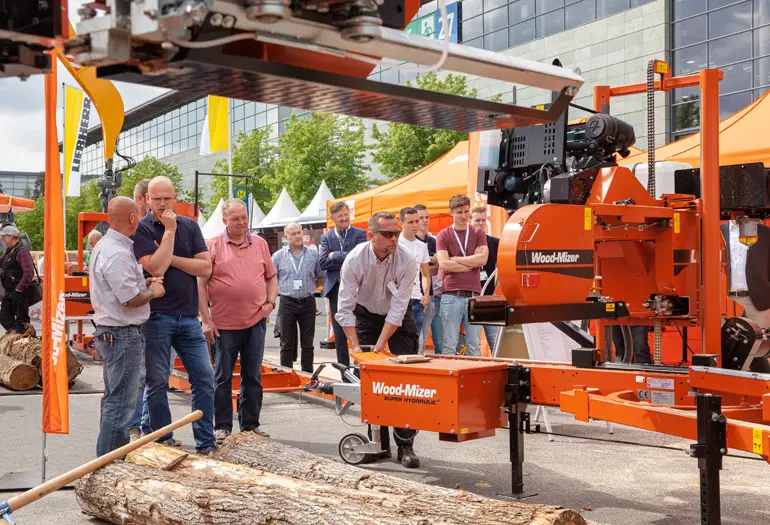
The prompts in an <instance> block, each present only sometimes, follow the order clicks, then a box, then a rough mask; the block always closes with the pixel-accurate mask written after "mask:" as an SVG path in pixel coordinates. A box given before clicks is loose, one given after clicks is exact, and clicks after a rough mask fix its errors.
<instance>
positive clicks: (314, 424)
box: [0, 317, 770, 525]
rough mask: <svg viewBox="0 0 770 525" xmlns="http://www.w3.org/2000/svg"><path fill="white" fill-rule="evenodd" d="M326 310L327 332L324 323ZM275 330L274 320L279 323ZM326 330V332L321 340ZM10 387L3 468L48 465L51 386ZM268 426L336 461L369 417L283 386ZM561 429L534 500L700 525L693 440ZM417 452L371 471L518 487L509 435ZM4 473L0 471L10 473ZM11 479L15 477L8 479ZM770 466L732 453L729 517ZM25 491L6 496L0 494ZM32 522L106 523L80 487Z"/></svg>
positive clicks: (748, 502) (93, 386) (175, 405)
mask: <svg viewBox="0 0 770 525" xmlns="http://www.w3.org/2000/svg"><path fill="white" fill-rule="evenodd" d="M322 319H323V318H322V317H320V318H319V323H318V326H319V330H318V332H317V333H318V336H319V337H320V335H321V333H322V332H323V325H322ZM271 327H272V325H271ZM270 335H272V334H271V330H270V331H269V336H268V340H267V350H266V354H267V358H268V359H272V360H274V361H277V356H278V345H277V340H275V339H273V338H272V337H270ZM319 337H317V339H318V338H319ZM332 353H333V352H330V351H320V352H318V355H317V359H316V360H317V361H318V362H320V361H325V360H330V359H331V358H332ZM83 361H84V364H85V365H86V368H85V370H84V373H83V374H82V376H81V377H80V379H79V380H78V383H77V385H76V387H75V388H74V389H73V390H74V392H75V393H73V394H72V395H71V397H70V416H71V423H70V428H71V433H70V434H69V435H66V436H49V437H48V454H49V461H48V470H49V478H50V475H56V474H58V473H61V472H64V471H66V470H68V469H70V468H73V467H75V466H77V465H80V464H82V463H85V462H86V461H88V460H90V459H92V458H93V456H94V448H95V442H96V434H97V431H98V421H99V415H98V414H99V412H98V411H99V397H100V396H99V395H98V394H89V393H81V394H78V393H76V392H89V391H92V390H98V389H99V388H101V366H100V365H99V364H98V363H94V362H93V361H89V360H87V359H84V360H83ZM5 394H7V392H3V391H2V389H0V420H1V421H2V423H3V431H2V432H1V433H0V476H2V475H3V474H6V473H10V472H24V471H37V472H39V469H40V465H41V436H40V408H41V397H40V395H39V394H38V395H5ZM169 398H170V402H171V407H172V412H173V415H174V417H175V418H178V417H182V416H183V415H184V414H185V413H187V412H188V411H189V397H187V396H185V395H182V394H176V393H172V394H170V396H169ZM262 419H263V428H264V429H265V431H267V432H269V433H270V434H271V435H272V437H273V438H274V439H278V440H280V441H281V442H284V443H287V444H291V445H294V446H297V447H299V448H302V449H305V450H308V451H310V452H313V453H316V454H319V455H323V456H327V457H331V458H336V454H337V443H338V441H339V439H340V438H342V436H344V435H345V434H347V433H349V432H357V431H361V430H363V429H362V428H360V427H359V428H351V426H349V425H353V426H358V425H359V424H360V423H359V421H358V419H357V414H355V413H353V414H351V415H348V416H346V418H345V421H341V420H339V419H338V418H337V417H336V416H335V415H334V412H333V410H332V408H331V405H330V404H327V403H325V402H322V401H318V400H316V399H314V398H308V397H307V396H305V397H303V398H300V397H299V396H298V395H294V394H292V395H289V394H271V395H267V396H266V398H265V406H264V411H263V417H262ZM551 422H552V423H553V425H554V432H558V433H565V434H572V435H576V436H581V437H580V438H566V437H558V438H556V441H555V442H552V443H551V442H548V440H547V438H546V436H544V435H530V436H527V437H526V463H525V468H526V476H525V486H526V489H527V490H528V491H532V492H536V493H537V495H536V496H534V497H533V498H531V501H533V502H543V503H549V504H557V505H564V506H566V507H571V508H575V509H584V508H590V509H591V510H583V513H584V515H585V516H586V517H587V518H589V519H591V520H595V521H597V522H601V523H606V524H617V525H648V524H649V525H680V524H681V525H685V524H686V525H691V524H697V523H699V522H700V517H699V510H698V492H699V488H698V470H697V464H696V461H695V460H694V459H691V458H689V457H688V456H687V455H686V454H684V453H683V452H681V451H679V450H668V449H662V448H654V447H661V446H666V447H674V448H677V449H684V448H686V447H688V445H689V442H686V441H683V440H680V439H676V438H670V437H666V436H659V435H657V434H652V433H648V432H644V431H639V430H634V429H629V428H623V427H616V428H615V434H614V435H612V436H611V435H609V434H608V433H607V429H606V427H605V426H604V424H600V423H594V424H590V425H586V424H581V423H577V422H575V421H574V420H573V419H571V417H569V416H567V415H563V414H560V413H558V411H556V410H555V409H554V410H552V411H551ZM177 437H178V438H181V439H182V440H183V441H184V443H185V445H191V444H192V443H193V440H192V435H191V432H190V429H189V427H188V428H185V429H183V430H182V431H180V432H179V433H178V434H177ZM588 437H590V438H600V439H610V440H617V441H630V442H634V443H640V444H646V445H650V446H651V447H652V448H651V447H638V446H630V445H625V444H617V443H600V442H596V441H591V440H588V439H584V438H588ZM415 448H416V450H417V451H418V453H419V454H420V456H421V457H422V466H421V468H420V469H417V470H416V471H408V472H407V471H404V470H403V469H401V468H400V466H399V465H397V464H396V463H394V462H389V463H382V464H377V465H374V466H371V467H369V468H373V469H377V470H383V471H387V472H390V473H393V474H395V475H398V476H403V477H406V478H410V479H415V480H420V481H423V482H425V483H431V484H436V485H442V486H446V487H454V486H456V485H459V486H460V487H461V488H463V489H467V490H470V491H472V492H477V493H479V494H483V495H486V496H491V497H496V495H497V494H499V493H506V492H507V491H509V490H510V486H509V480H510V470H509V469H510V466H509V463H508V453H507V451H508V432H507V431H506V430H500V431H498V433H497V435H496V436H495V437H493V438H488V439H483V440H479V441H475V442H469V443H464V444H451V443H442V442H439V441H438V439H437V436H436V435H435V434H429V433H421V434H419V435H418V436H417V438H416V446H415ZM2 479H3V478H0V481H2ZM6 479H7V478H6ZM768 480H770V467H769V466H768V465H766V464H765V463H763V462H761V461H753V460H747V459H741V458H727V459H726V460H725V467H724V470H723V471H722V507H723V523H725V524H735V525H737V524H748V523H766V522H770V498H768V495H770V489H768V488H767V486H768ZM11 495H13V493H2V494H0V500H2V499H5V498H7V497H10V496H11ZM15 517H16V518H17V520H18V522H19V523H21V524H34V525H49V524H50V525H53V524H57V525H58V524H60V523H67V524H68V525H85V524H91V525H95V524H99V523H101V522H100V521H98V520H93V519H90V518H88V517H86V516H84V515H82V514H81V513H80V510H79V508H78V506H77V503H76V502H75V498H74V494H73V492H72V491H61V492H58V493H55V494H52V495H50V496H48V497H46V498H45V499H44V500H42V501H39V502H37V503H35V504H33V505H31V506H29V507H27V508H25V509H22V510H21V511H19V512H18V513H16V515H15Z"/></svg>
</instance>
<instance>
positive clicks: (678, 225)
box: [674, 213, 682, 233]
mask: <svg viewBox="0 0 770 525" xmlns="http://www.w3.org/2000/svg"><path fill="white" fill-rule="evenodd" d="M681 229H682V224H681V222H680V219H679V214H678V213H675V214H674V233H679V231H680V230H681Z"/></svg>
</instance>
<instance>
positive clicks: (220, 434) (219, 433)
mask: <svg viewBox="0 0 770 525" xmlns="http://www.w3.org/2000/svg"><path fill="white" fill-rule="evenodd" d="M229 435H230V431H229V430H225V429H224V428H218V429H216V430H215V431H214V437H215V438H216V439H217V443H222V442H223V441H224V440H225V439H227V436H229Z"/></svg>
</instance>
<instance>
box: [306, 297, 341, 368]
mask: <svg viewBox="0 0 770 525" xmlns="http://www.w3.org/2000/svg"><path fill="white" fill-rule="evenodd" d="M339 292H340V283H337V284H335V285H334V287H333V288H332V289H331V290H329V293H328V294H326V298H327V299H329V309H330V310H331V312H332V329H333V330H334V346H335V348H336V349H337V362H338V363H340V364H342V365H345V366H350V353H349V352H348V338H347V336H346V335H345V330H343V329H342V326H340V324H339V323H338V322H337V319H336V316H337V297H338V296H339ZM313 313H314V314H315V312H313Z"/></svg>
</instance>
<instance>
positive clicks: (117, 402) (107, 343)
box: [95, 326, 145, 456]
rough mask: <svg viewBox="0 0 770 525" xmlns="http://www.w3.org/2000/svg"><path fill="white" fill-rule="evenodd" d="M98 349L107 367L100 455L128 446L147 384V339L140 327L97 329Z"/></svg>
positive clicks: (100, 433)
mask: <svg viewBox="0 0 770 525" xmlns="http://www.w3.org/2000/svg"><path fill="white" fill-rule="evenodd" d="M95 340H96V348H97V349H98V350H99V354H100V355H101V356H102V360H103V361H104V365H103V367H102V373H103V375H104V396H103V397H102V410H101V423H100V425H99V438H98V439H97V441H96V455H97V456H102V455H104V454H106V453H108V452H111V451H113V450H115V449H117V448H120V447H122V446H123V445H126V444H127V443H128V441H129V436H128V426H129V421H130V420H131V418H132V416H133V413H134V409H135V408H136V401H137V399H138V398H139V395H140V392H141V384H142V382H143V381H144V359H145V356H144V349H145V346H144V336H143V335H142V329H141V328H140V327H138V326H97V327H96V332H95Z"/></svg>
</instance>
